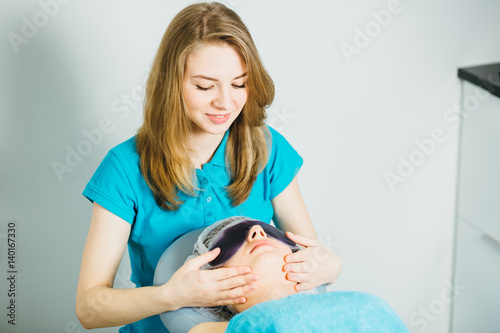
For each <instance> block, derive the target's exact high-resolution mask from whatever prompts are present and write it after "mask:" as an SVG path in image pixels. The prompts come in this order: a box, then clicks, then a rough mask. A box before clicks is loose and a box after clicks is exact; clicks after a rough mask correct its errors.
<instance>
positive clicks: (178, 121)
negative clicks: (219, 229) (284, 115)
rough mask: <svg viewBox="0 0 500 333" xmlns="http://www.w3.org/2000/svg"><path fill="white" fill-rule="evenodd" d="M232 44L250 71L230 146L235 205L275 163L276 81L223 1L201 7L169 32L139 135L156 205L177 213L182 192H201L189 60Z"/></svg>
mask: <svg viewBox="0 0 500 333" xmlns="http://www.w3.org/2000/svg"><path fill="white" fill-rule="evenodd" d="M219 43H226V44H228V45H230V46H232V47H233V48H234V49H235V50H236V51H237V52H238V53H239V54H240V55H241V56H242V57H243V59H244V61H245V63H246V66H247V81H246V85H247V87H248V88H247V89H248V98H247V101H246V103H245V105H244V107H243V109H242V111H241V113H240V115H239V116H238V117H237V118H236V120H235V121H234V122H233V124H232V125H231V127H230V132H229V137H228V141H227V145H226V152H225V155H226V161H227V163H228V164H229V171H230V178H231V182H230V184H229V185H228V186H227V187H226V190H227V193H228V196H229V198H230V199H231V202H232V205H233V206H237V205H239V204H241V203H242V202H244V201H245V200H246V199H247V198H248V196H249V194H250V190H251V189H252V187H253V183H254V182H255V179H256V178H257V175H258V174H259V172H261V171H262V169H263V168H264V166H265V164H266V163H267V159H268V144H269V142H270V134H269V131H268V129H267V127H266V125H265V123H264V121H265V118H266V111H265V108H266V107H268V106H269V105H271V103H272V101H273V99H274V83H273V81H272V79H271V77H270V76H269V74H268V73H267V72H266V70H265V69H264V66H263V64H262V61H261V59H260V56H259V53H258V51H257V48H256V47H255V44H254V42H253V40H252V37H251V36H250V33H249V31H248V29H247V27H246V26H245V24H244V23H243V22H242V20H241V18H240V17H239V16H238V15H237V14H236V13H235V12H234V11H232V10H231V9H229V8H227V7H226V6H224V5H223V4H220V3H218V2H213V3H196V4H192V5H190V6H188V7H186V8H184V9H183V10H182V11H180V12H179V13H178V14H177V15H176V16H175V18H174V19H173V20H172V22H171V23H170V24H169V26H168V27H167V30H166V31H165V33H164V35H163V39H162V41H161V44H160V47H159V49H158V52H157V54H156V57H155V59H154V62H153V65H152V68H151V73H150V76H149V78H148V81H147V84H146V98H145V101H144V123H143V124H142V126H141V127H140V128H139V130H138V132H137V136H136V142H137V151H138V153H139V157H140V167H141V173H142V175H143V177H144V179H145V180H146V182H147V184H148V186H149V187H150V188H151V190H152V192H153V195H154V197H155V200H156V202H157V204H158V205H159V206H160V207H161V208H163V209H166V210H177V209H178V208H179V207H180V205H181V204H182V203H183V201H181V200H180V199H179V196H178V191H182V192H184V193H185V194H187V195H191V196H194V195H196V190H197V187H196V186H195V184H196V183H195V181H196V172H195V169H194V166H193V165H192V162H191V159H190V158H189V155H188V146H187V142H188V136H189V133H190V131H191V129H192V121H191V120H190V118H189V115H188V113H187V109H186V106H185V103H184V97H183V94H182V81H183V78H184V70H185V65H186V59H187V57H188V56H189V54H190V53H192V52H193V50H194V49H196V48H197V47H200V46H202V45H209V44H219Z"/></svg>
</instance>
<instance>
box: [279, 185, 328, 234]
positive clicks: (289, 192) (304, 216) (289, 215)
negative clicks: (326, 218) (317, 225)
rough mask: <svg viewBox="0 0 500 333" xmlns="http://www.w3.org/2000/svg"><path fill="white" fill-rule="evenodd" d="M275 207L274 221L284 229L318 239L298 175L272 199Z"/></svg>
mask: <svg viewBox="0 0 500 333" xmlns="http://www.w3.org/2000/svg"><path fill="white" fill-rule="evenodd" d="M271 203H272V205H273V209H274V216H273V221H274V223H275V224H276V226H277V227H278V228H280V229H281V230H283V231H290V232H293V233H294V234H298V235H301V236H304V237H309V238H314V239H318V236H317V235H316V231H315V230H314V226H313V224H312V221H311V218H310V217H309V214H308V213H307V209H306V205H305V203H304V200H303V199H302V195H301V194H300V190H299V182H298V180H297V176H295V178H294V179H293V180H292V182H291V183H290V184H289V185H288V186H287V187H286V188H285V189H284V190H283V192H281V193H280V194H278V196H276V197H275V198H274V199H272V200H271Z"/></svg>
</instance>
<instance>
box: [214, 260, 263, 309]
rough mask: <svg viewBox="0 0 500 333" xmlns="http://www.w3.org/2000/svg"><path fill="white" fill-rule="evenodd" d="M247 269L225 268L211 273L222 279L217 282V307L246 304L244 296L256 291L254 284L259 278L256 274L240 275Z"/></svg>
mask: <svg viewBox="0 0 500 333" xmlns="http://www.w3.org/2000/svg"><path fill="white" fill-rule="evenodd" d="M246 268H247V267H225V268H219V269H216V270H214V271H212V273H217V274H219V275H220V276H221V277H223V279H221V280H220V281H219V282H218V287H217V289H218V290H220V291H219V292H218V293H217V298H218V299H219V302H218V304H219V305H225V304H241V303H245V302H246V298H245V297H244V295H247V294H248V293H250V292H252V291H254V290H256V289H257V284H256V282H257V281H258V280H259V276H258V275H256V274H241V272H242V271H245V272H246Z"/></svg>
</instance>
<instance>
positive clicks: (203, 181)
mask: <svg viewBox="0 0 500 333" xmlns="http://www.w3.org/2000/svg"><path fill="white" fill-rule="evenodd" d="M200 183H201V185H207V184H208V180H206V179H205V178H203V179H202V180H201V182H200Z"/></svg>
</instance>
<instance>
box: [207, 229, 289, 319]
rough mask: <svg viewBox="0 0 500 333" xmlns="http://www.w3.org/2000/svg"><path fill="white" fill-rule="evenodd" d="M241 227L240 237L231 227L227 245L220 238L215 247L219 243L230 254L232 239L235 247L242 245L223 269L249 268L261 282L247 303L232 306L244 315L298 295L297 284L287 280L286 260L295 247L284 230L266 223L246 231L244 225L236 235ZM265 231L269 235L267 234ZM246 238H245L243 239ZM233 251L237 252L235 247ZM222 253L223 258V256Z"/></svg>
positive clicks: (227, 236) (249, 296)
mask: <svg viewBox="0 0 500 333" xmlns="http://www.w3.org/2000/svg"><path fill="white" fill-rule="evenodd" d="M259 222H260V221H259ZM242 223H244V222H242ZM238 227H239V229H240V230H239V234H232V235H231V230H230V228H228V232H227V233H226V234H225V235H223V236H225V237H226V238H228V240H227V241H226V244H224V242H223V239H222V240H221V239H219V241H218V242H215V244H214V246H213V247H216V246H217V243H218V244H219V245H222V246H221V250H222V252H224V248H225V249H226V251H225V252H226V254H227V252H231V246H230V244H229V243H228V242H229V240H232V244H234V243H239V244H241V247H239V248H238V249H237V251H236V252H235V253H234V254H233V255H232V256H231V257H230V258H229V259H228V260H227V261H225V262H224V263H223V264H222V267H231V266H247V265H248V266H250V267H252V273H254V274H257V275H259V280H258V281H257V282H256V284H257V289H256V290H254V291H252V292H250V293H248V294H247V295H246V298H247V302H246V303H245V304H237V305H233V307H234V308H235V309H236V310H237V311H239V312H241V311H243V310H246V309H247V308H249V307H251V306H253V305H255V304H257V303H261V302H264V301H268V300H272V299H279V298H282V297H285V296H288V295H291V294H294V293H296V291H295V289H294V286H295V283H294V282H292V281H289V280H287V279H286V277H285V276H286V273H285V272H283V266H284V265H285V260H284V258H285V256H286V255H287V254H289V253H292V249H291V248H290V246H292V247H293V248H296V245H295V243H294V242H292V241H291V240H290V239H289V238H287V237H286V236H284V234H283V233H282V231H280V230H278V229H276V228H275V227H273V226H271V225H269V224H264V222H260V223H257V224H253V225H252V226H250V225H248V226H247V227H246V228H245V229H242V227H243V224H241V225H239V226H236V227H234V229H233V233H234V232H235V231H237V230H236V229H237V228H238ZM264 229H266V230H267V231H268V232H267V233H266V230H264ZM242 231H244V232H242ZM223 232H224V230H223ZM245 232H246V233H245ZM243 235H245V237H244V239H241V237H242V236H243ZM238 238H240V239H238ZM278 239H279V240H278ZM224 245H225V246H224ZM232 250H233V251H234V247H233V249H232ZM222 252H221V254H220V255H223V253H222ZM227 257H228V256H227V255H226V258H227Z"/></svg>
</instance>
